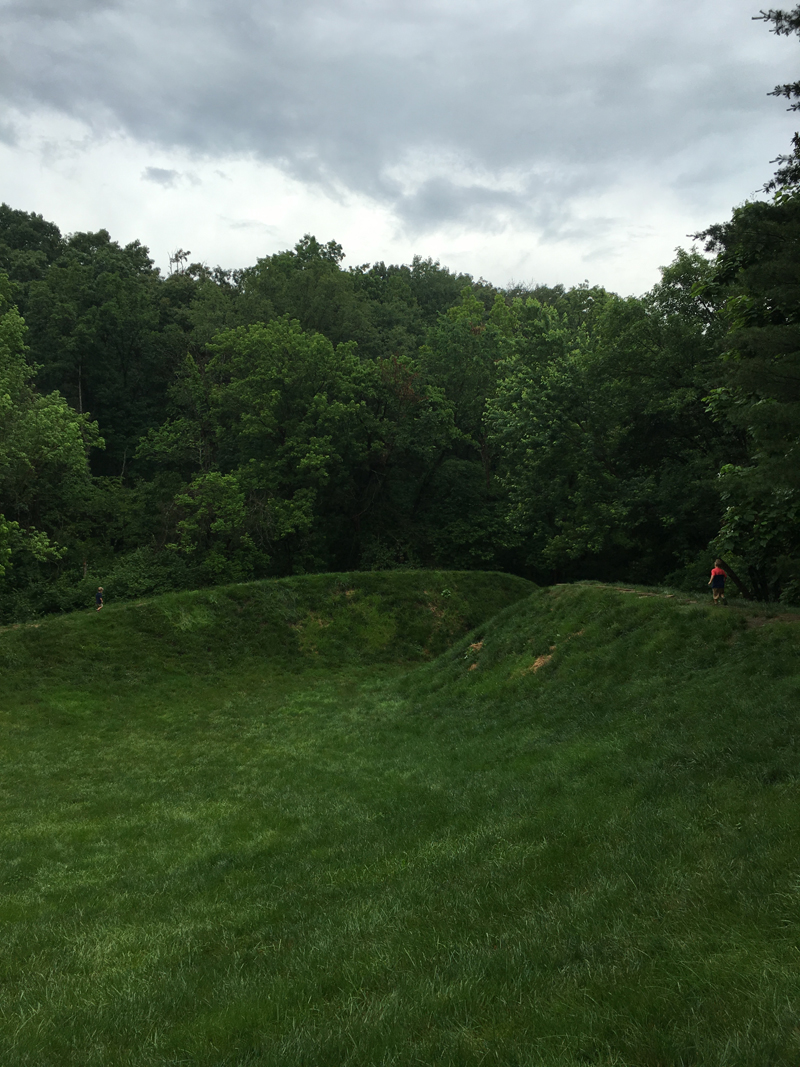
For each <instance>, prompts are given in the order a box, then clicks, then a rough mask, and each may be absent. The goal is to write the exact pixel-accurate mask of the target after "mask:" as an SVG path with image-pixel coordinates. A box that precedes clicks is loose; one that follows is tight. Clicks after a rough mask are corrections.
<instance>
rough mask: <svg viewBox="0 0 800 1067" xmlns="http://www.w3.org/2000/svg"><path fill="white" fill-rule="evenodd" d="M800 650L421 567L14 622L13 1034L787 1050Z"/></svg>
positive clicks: (237, 1052)
mask: <svg viewBox="0 0 800 1067" xmlns="http://www.w3.org/2000/svg"><path fill="white" fill-rule="evenodd" d="M467 631H469V632H467ZM799 651H800V622H799V621H798V620H797V618H796V617H793V616H792V615H789V614H780V613H775V614H769V613H767V612H766V611H765V610H761V609H758V610H754V609H752V608H748V607H742V606H733V607H730V608H727V609H724V608H719V609H713V608H712V607H711V606H710V604H709V603H708V602H704V601H700V602H691V600H689V599H688V598H682V597H679V596H675V597H668V596H666V595H663V594H659V595H655V594H654V593H653V591H646V590H631V589H615V588H610V587H601V586H592V585H580V586H565V587H555V588H552V589H548V590H540V589H534V588H533V587H531V586H530V585H528V584H527V583H524V582H522V581H521V580H519V579H513V578H508V577H503V576H500V575H477V574H472V575H464V574H444V573H439V574H432V573H414V572H406V573H399V574H398V573H393V574H378V575H348V576H338V577H336V576H315V577H311V578H304V579H293V580H290V581H285V582H277V583H264V584H258V585H250V586H234V587H231V588H228V589H221V590H216V591H213V592H205V593H197V594H181V595H176V596H170V597H167V598H163V599H158V600H153V601H151V602H148V603H145V604H142V605H134V604H132V605H129V606H121V607H115V606H114V605H110V606H109V607H108V608H107V609H104V611H103V612H101V613H99V614H96V613H94V612H93V611H88V612H86V613H82V614H78V615H76V616H72V617H67V618H63V619H54V620H49V621H46V622H43V623H42V624H41V625H40V626H39V627H26V628H19V629H17V630H8V631H5V632H3V633H0V672H2V696H1V697H0V727H1V728H2V730H3V736H4V745H3V762H2V769H1V770H0V804H2V819H0V834H2V838H3V844H2V850H1V852H0V856H2V859H1V860H0V870H1V871H2V882H3V887H2V898H1V901H2V910H1V911H0V914H2V918H3V920H4V951H3V953H2V954H1V955H0V1062H2V1063H3V1065H4V1067H5V1065H9V1067H12V1065H17V1064H32V1065H33V1064H35V1065H37V1067H39V1065H43V1067H46V1065H51V1064H52V1065H60V1064H73V1063H74V1064H87V1065H107V1064H124V1065H131V1067H133V1065H136V1067H144V1065H148V1067H149V1065H165V1064H170V1065H172V1064H175V1065H178V1064H191V1065H203V1067H211V1065H214V1067H222V1065H225V1067H232V1065H237V1067H238V1065H275V1067H278V1065H281V1067H284V1065H303V1067H318V1065H320V1067H321V1065H328V1064H330V1065H339V1064H342V1065H353V1067H355V1065H358V1067H372V1065H378V1064H385V1065H403V1067H406V1065H408V1067H411V1065H412V1064H414V1065H417V1064H425V1065H428V1064H431V1065H433V1064H436V1065H453V1067H455V1065H462V1064H463V1065H469V1067H472V1065H478V1064H491V1063H495V1064H503V1065H508V1067H511V1065H515V1067H534V1065H535V1067H540V1065H544V1067H548V1065H553V1067H556V1065H558V1067H578V1065H586V1064H598V1065H601V1064H602V1065H612V1064H614V1065H623V1064H624V1065H635V1067H673V1065H685V1067H689V1065H700V1064H709V1065H711V1064H713V1065H715V1067H717V1065H719V1067H722V1065H732V1067H734V1065H735V1067H745V1065H747V1067H765V1065H776V1067H777V1065H781V1067H783V1065H785V1067H790V1065H791V1067H795V1065H796V1064H797V1062H798V1059H800V1028H798V1018H799V1017H800V967H798V955H797V943H798V941H797V937H798V924H800V858H798V857H800V847H799V846H800V833H798V831H799V830H800V805H799V804H798V801H799V800H800V796H798V793H799V792H800V790H798V766H799V763H798V741H799V740H800V730H799V729H798V717H799V716H800V671H799V670H798V666H799V663H798V652H799Z"/></svg>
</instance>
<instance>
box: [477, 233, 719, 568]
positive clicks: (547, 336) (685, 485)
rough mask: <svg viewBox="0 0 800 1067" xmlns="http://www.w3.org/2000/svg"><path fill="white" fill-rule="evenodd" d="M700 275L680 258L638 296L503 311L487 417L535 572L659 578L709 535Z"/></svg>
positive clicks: (709, 356) (584, 296) (713, 518)
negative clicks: (697, 292) (501, 345)
mask: <svg viewBox="0 0 800 1067" xmlns="http://www.w3.org/2000/svg"><path fill="white" fill-rule="evenodd" d="M707 270H708V267H707V264H706V263H705V261H704V260H702V259H701V257H699V256H697V255H693V256H692V255H688V254H685V253H684V254H681V255H679V257H678V259H677V260H676V263H675V264H673V265H672V266H671V267H670V268H667V269H666V270H665V271H664V272H663V274H662V282H661V284H660V285H659V286H657V287H656V288H655V289H654V291H653V292H652V293H651V294H648V295H647V296H646V297H645V298H643V299H641V300H637V299H634V298H630V299H627V300H622V299H620V298H619V297H616V296H613V295H611V294H608V293H605V292H603V291H602V290H594V291H592V292H589V291H587V290H579V291H577V297H579V298H580V301H581V303H580V304H578V305H577V311H578V312H579V313H576V305H575V304H572V306H570V304H569V303H568V302H567V300H566V297H565V296H557V299H555V300H551V301H550V302H549V303H546V304H545V303H541V302H540V301H538V300H535V299H534V298H532V297H528V298H527V300H526V301H524V302H523V301H522V299H521V298H517V299H515V300H514V301H513V302H512V304H511V305H510V306H509V307H507V308H505V309H504V311H503V313H502V314H503V329H504V331H505V335H506V337H507V342H506V350H505V352H506V354H505V355H504V358H503V360H502V362H501V364H500V368H499V380H498V385H497V390H496V393H495V395H494V397H492V398H491V399H490V401H489V405H488V415H487V420H488V425H489V426H490V428H491V434H492V440H493V442H494V443H495V446H496V447H498V448H499V450H500V453H501V471H500V477H501V482H502V484H503V486H504V488H505V489H506V492H507V494H508V502H509V505H510V511H509V520H510V523H511V525H512V527H513V528H514V529H515V530H516V531H517V533H518V535H519V536H520V538H521V539H522V541H523V543H524V544H525V547H526V551H527V553H528V560H529V563H530V564H531V565H532V566H534V567H536V568H537V569H538V571H539V572H540V573H547V570H548V569H550V570H551V573H556V574H563V573H567V574H569V573H572V574H575V573H576V572H577V573H581V570H582V569H584V568H586V567H587V564H589V565H590V566H591V565H592V562H593V564H594V567H595V573H600V574H601V575H602V574H608V573H609V572H610V574H611V575H618V576H622V575H629V576H631V577H637V576H638V577H639V578H644V577H647V576H651V577H652V576H653V575H655V574H660V575H663V574H664V573H665V572H666V571H667V570H669V569H670V565H672V566H674V563H675V562H676V561H677V560H680V559H683V558H684V557H687V556H688V557H691V555H692V554H693V551H695V550H696V547H697V546H700V545H705V544H707V543H708V540H709V539H710V538H711V537H712V536H713V535H714V533H715V529H716V526H717V524H718V522H719V518H720V510H721V509H720V504H719V500H718V496H717V490H716V474H717V470H718V467H719V464H720V462H723V461H724V459H725V458H726V455H727V456H730V455H731V452H730V444H731V443H730V440H729V438H730V435H729V434H728V435H727V437H726V434H725V432H724V431H723V430H722V429H721V428H719V427H717V426H715V425H714V423H713V422H712V420H711V419H710V418H709V416H708V414H707V413H706V411H705V410H704V407H703V403H702V397H703V394H704V392H705V391H706V388H707V382H708V375H709V373H710V368H711V366H712V363H713V360H714V355H715V349H714V338H715V331H714V329H713V328H709V322H708V314H707V310H706V308H705V307H704V306H703V305H702V304H699V303H698V302H697V301H695V300H693V298H692V295H691V294H692V283H693V281H695V280H696V279H697V278H698V277H704V276H705V273H706V272H707ZM498 321H499V320H498ZM584 573H585V570H584Z"/></svg>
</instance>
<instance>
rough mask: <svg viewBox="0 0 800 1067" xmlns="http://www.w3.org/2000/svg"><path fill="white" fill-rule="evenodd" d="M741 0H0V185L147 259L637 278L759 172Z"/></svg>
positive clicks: (786, 117)
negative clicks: (311, 244)
mask: <svg viewBox="0 0 800 1067" xmlns="http://www.w3.org/2000/svg"><path fill="white" fill-rule="evenodd" d="M756 4H757V0H755V2H753V0H636V2H634V0H603V2H602V3H598V2H597V0H592V2H591V3H590V2H588V0H587V2H577V0H562V2H561V4H555V3H553V2H552V0H547V2H544V0H458V2H456V0H324V2H323V0H0V17H2V35H1V37H2V39H1V40H0V200H3V201H5V202H6V203H8V204H10V205H11V206H12V207H15V208H21V209H23V210H25V211H36V212H38V213H40V214H43V215H44V216H45V217H46V218H49V219H51V220H52V221H54V222H56V223H57V224H58V225H59V226H60V227H61V229H62V231H64V232H71V231H74V230H89V229H100V228H101V227H105V228H106V229H108V230H109V231H110V232H111V235H112V237H114V238H115V239H116V240H119V241H120V242H123V243H125V242H128V241H131V240H134V239H137V238H138V239H139V240H141V241H142V242H143V243H144V244H146V245H148V246H149V248H150V250H151V253H152V255H153V257H154V258H155V260H156V262H157V263H158V264H159V265H160V266H162V267H166V263H167V258H168V255H169V253H170V252H172V251H174V250H175V249H177V248H178V247H181V248H184V249H187V250H190V251H191V253H192V257H191V258H192V259H197V260H202V261H205V262H207V263H208V264H209V265H215V264H217V263H220V264H222V265H223V266H246V265H248V264H250V263H253V262H254V261H255V260H256V258H258V257H259V256H262V255H268V254H270V253H272V252H275V251H278V250H279V249H282V248H287V247H291V246H292V245H294V243H295V242H296V241H297V240H298V239H299V238H300V237H301V236H302V235H303V233H305V232H312V233H314V234H316V236H317V237H318V238H319V239H320V240H323V241H327V240H330V239H335V240H337V241H339V242H340V243H341V244H342V245H343V246H344V249H345V252H346V254H347V259H346V260H345V265H347V264H355V263H362V262H372V261H375V260H378V259H383V260H386V261H387V262H389V261H391V262H408V261H410V259H411V257H412V256H413V255H414V254H415V253H419V254H421V255H423V256H432V257H433V258H434V259H439V260H440V261H441V262H442V263H443V264H445V265H447V266H449V267H450V268H451V269H458V270H463V271H468V272H469V273H471V274H473V275H475V276H476V277H477V276H479V275H483V276H484V277H486V278H488V279H489V280H491V281H493V282H494V283H496V284H498V285H505V284H507V283H509V282H511V281H517V282H521V281H527V282H530V281H534V282H545V283H549V284H554V283H556V282H559V281H560V282H564V283H566V284H575V283H578V282H580V281H582V280H583V279H588V280H589V281H590V282H592V283H593V284H600V285H605V286H606V287H607V288H610V289H614V290H617V291H618V292H622V293H641V292H643V291H644V290H646V289H648V288H649V287H650V286H651V285H652V284H653V283H654V282H655V281H656V280H657V277H658V268H659V266H660V265H663V264H665V263H668V262H669V261H670V260H671V259H672V257H673V253H674V249H675V248H676V247H677V246H678V245H681V246H684V247H688V246H689V245H690V243H691V242H690V240H689V239H688V237H687V234H689V233H692V232H695V231H696V230H698V229H701V228H703V227H705V226H706V225H708V224H709V223H711V222H715V221H720V220H721V219H724V218H725V217H727V215H728V214H729V213H730V210H731V208H732V207H733V206H734V205H735V204H737V203H741V202H742V201H743V200H744V199H746V198H747V197H750V196H753V195H754V194H755V193H756V191H757V190H758V189H759V188H760V187H761V186H762V185H763V183H764V182H765V181H766V180H767V179H768V178H769V177H770V175H771V173H772V171H773V170H774V167H771V166H770V165H769V160H770V159H772V158H774V157H775V156H776V155H777V154H778V153H780V152H785V151H787V150H788V148H789V141H790V138H791V134H792V133H793V132H794V128H795V119H796V116H793V115H791V114H787V112H786V111H785V107H784V105H785V102H784V103H783V104H782V103H781V101H779V100H776V99H775V98H772V97H769V96H767V95H766V94H767V93H768V92H769V90H770V89H771V88H772V87H773V86H774V85H775V84H776V83H778V82H785V81H794V80H795V78H796V77H797V58H798V56H797V42H796V40H795V39H794V38H791V39H787V38H777V37H775V36H774V35H773V34H770V33H769V32H768V30H767V28H766V26H765V25H764V24H763V23H762V22H754V21H752V16H753V15H755V14H757V13H758V7H757V6H756Z"/></svg>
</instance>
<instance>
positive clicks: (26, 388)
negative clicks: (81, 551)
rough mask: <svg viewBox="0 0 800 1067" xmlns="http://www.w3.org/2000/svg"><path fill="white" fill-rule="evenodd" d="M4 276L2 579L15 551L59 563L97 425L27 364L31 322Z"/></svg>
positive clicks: (0, 318) (0, 338)
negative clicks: (39, 381) (40, 387)
mask: <svg viewBox="0 0 800 1067" xmlns="http://www.w3.org/2000/svg"><path fill="white" fill-rule="evenodd" d="M10 295H11V287H10V285H9V281H8V278H7V277H6V275H2V274H0V501H2V506H3V509H4V513H3V514H0V577H2V575H3V574H4V572H5V569H6V567H7V566H8V565H9V560H10V558H11V556H12V554H13V553H15V552H25V553H28V554H29V555H30V556H32V557H33V558H34V559H39V560H42V559H48V558H57V557H58V555H59V554H60V550H59V549H58V546H57V545H56V544H55V543H54V541H53V540H52V538H53V535H54V533H55V532H56V531H57V530H58V528H59V526H60V525H61V523H62V522H63V519H64V517H65V513H68V512H69V510H70V509H74V508H75V506H76V501H77V502H78V506H79V505H80V499H81V494H82V490H83V489H84V488H85V486H86V484H87V482H88V472H87V470H86V449H87V448H88V447H89V446H90V445H92V444H95V445H98V444H101V441H100V438H99V436H98V433H97V426H96V424H94V423H91V422H90V421H89V420H88V418H86V417H85V416H81V415H77V414H76V413H75V412H74V411H73V410H72V409H71V408H70V407H69V406H68V404H67V403H66V402H65V401H64V398H63V397H61V396H59V395H58V393H51V394H49V395H47V396H43V395H41V394H40V393H38V392H37V391H36V389H35V388H34V386H33V384H32V379H33V375H34V370H33V368H32V367H31V366H30V365H29V364H28V362H27V360H26V347H25V337H26V328H25V323H24V321H23V319H22V317H21V316H20V314H19V312H18V310H17V308H16V307H15V306H14V305H13V304H11V303H10Z"/></svg>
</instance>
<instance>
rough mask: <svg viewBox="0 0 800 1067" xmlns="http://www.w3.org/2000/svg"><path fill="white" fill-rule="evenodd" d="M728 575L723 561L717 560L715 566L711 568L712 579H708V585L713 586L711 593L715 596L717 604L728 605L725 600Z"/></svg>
mask: <svg viewBox="0 0 800 1067" xmlns="http://www.w3.org/2000/svg"><path fill="white" fill-rule="evenodd" d="M727 577H728V575H727V574H726V573H725V571H724V570H723V569H722V560H721V559H715V560H714V566H713V567H712V568H711V577H710V578H709V579H708V584H709V585H710V586H711V592H712V593H713V594H714V603H715V604H727V603H728V602H727V600H726V599H725V579H726V578H727Z"/></svg>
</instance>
